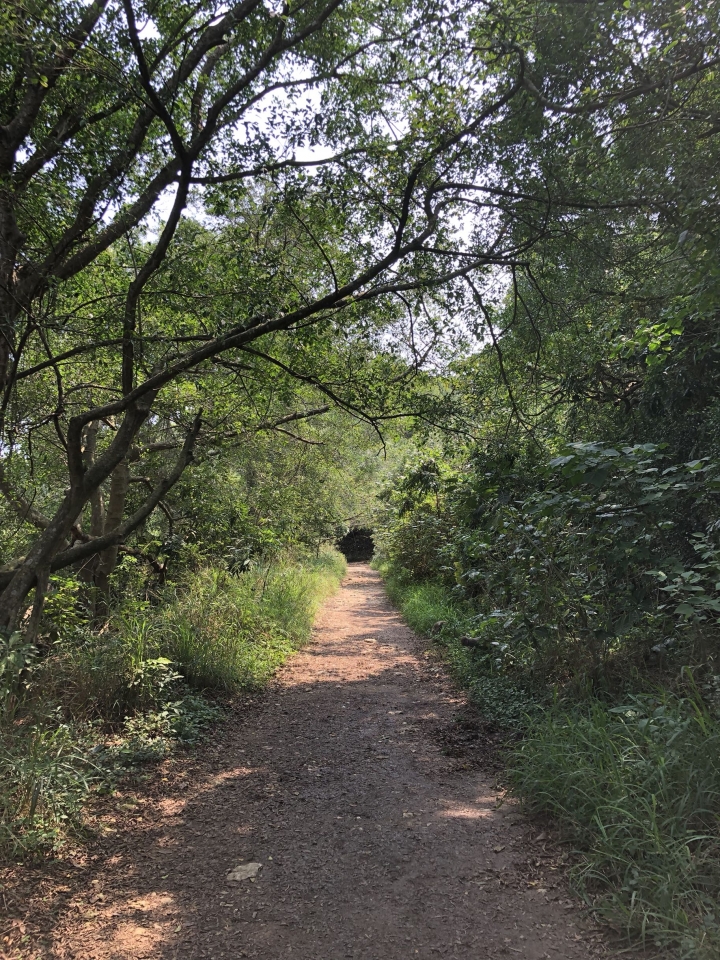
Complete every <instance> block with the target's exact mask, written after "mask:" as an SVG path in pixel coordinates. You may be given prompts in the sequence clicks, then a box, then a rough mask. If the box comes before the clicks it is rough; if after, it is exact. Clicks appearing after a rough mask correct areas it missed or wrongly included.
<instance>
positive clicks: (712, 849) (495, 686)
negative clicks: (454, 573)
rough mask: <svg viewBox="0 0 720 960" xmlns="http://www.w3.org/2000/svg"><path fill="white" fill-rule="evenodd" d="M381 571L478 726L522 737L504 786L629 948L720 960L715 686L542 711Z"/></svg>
mask: <svg viewBox="0 0 720 960" xmlns="http://www.w3.org/2000/svg"><path fill="white" fill-rule="evenodd" d="M379 569H380V572H381V573H382V574H383V576H384V577H385V580H386V584H387V588H388V592H389V594H390V596H391V598H392V599H393V600H394V602H395V603H397V604H398V606H399V607H400V609H401V610H402V612H403V615H404V616H405V618H406V620H407V622H408V623H409V625H410V626H411V627H412V628H413V629H415V630H417V631H419V632H420V633H423V634H425V635H426V636H428V637H430V638H431V639H432V641H433V642H434V643H436V644H438V645H439V646H440V647H441V648H442V652H443V655H444V657H445V659H446V661H447V663H448V666H449V668H450V671H451V672H452V674H453V676H454V677H455V679H456V680H457V681H458V682H459V683H461V684H462V685H463V686H464V687H465V688H466V689H467V690H468V691H469V694H470V696H471V698H472V699H473V700H474V701H475V703H476V704H477V706H478V707H479V708H480V710H481V711H482V712H483V713H484V714H485V716H486V717H487V718H488V719H490V720H494V721H496V722H498V723H500V724H504V725H506V726H514V728H515V730H516V733H518V734H519V736H518V739H517V740H516V741H515V743H514V746H513V747H512V749H511V750H510V752H509V753H508V755H507V760H508V770H507V776H508V780H509V783H510V785H511V788H512V790H513V791H514V792H515V794H516V795H517V796H518V797H519V798H520V799H521V800H522V802H523V804H524V805H525V806H526V808H527V809H528V810H529V811H531V812H535V813H542V814H549V815H551V816H552V817H553V818H554V819H555V821H556V822H557V823H558V825H559V827H560V828H561V830H562V831H563V832H564V834H565V835H566V836H567V838H568V839H570V840H571V841H572V842H573V843H574V844H575V846H576V848H577V850H578V853H579V858H578V865H577V867H576V869H575V871H574V873H573V877H572V880H573V883H574V885H575V887H576V889H577V890H578V892H579V893H580V894H581V895H582V896H583V897H584V898H585V899H586V900H587V902H588V903H591V904H592V905H593V909H594V910H596V911H597V912H598V914H600V915H601V916H603V917H604V918H605V919H606V920H607V921H608V922H609V923H611V924H612V925H613V926H614V927H615V928H616V929H617V930H619V931H622V932H624V933H625V934H627V935H628V937H629V938H630V939H641V940H644V941H645V942H646V943H647V944H649V945H655V946H657V947H660V948H669V949H671V950H673V955H674V956H677V957H679V958H683V960H710V958H715V957H717V956H720V908H719V907H718V903H720V836H719V835H718V824H719V823H720V721H719V719H718V712H719V711H718V709H717V708H718V698H717V695H716V693H717V691H716V690H715V687H713V685H712V683H709V684H708V688H707V689H704V690H699V689H698V687H697V686H696V685H695V683H694V681H693V679H692V677H691V676H690V675H689V673H688V674H686V677H685V693H684V695H683V693H682V691H681V692H679V693H673V694H671V693H668V692H666V691H662V690H659V691H658V692H656V693H655V694H647V693H644V694H642V695H636V696H627V695H625V696H624V697H623V699H622V700H621V701H612V699H610V698H608V700H607V701H601V700H599V699H597V698H594V697H592V696H590V695H588V697H587V699H585V700H584V701H579V702H578V701H577V700H576V701H575V702H573V703H570V704H567V703H566V704H562V703H557V702H556V703H550V704H548V703H547V697H546V695H545V694H544V693H543V692H542V691H534V688H533V684H532V683H531V682H529V681H527V682H523V681H522V679H521V678H517V677H513V674H512V669H511V668H510V669H508V667H507V665H504V664H503V662H502V659H501V658H495V659H493V656H492V655H490V656H488V653H487V652H484V651H483V650H482V649H480V650H477V649H467V648H466V647H464V646H463V645H462V644H461V642H460V637H462V636H463V635H465V634H466V633H467V632H471V633H472V626H473V620H472V616H471V613H470V612H469V611H468V610H467V609H466V608H464V607H463V605H462V604H461V603H458V602H457V601H455V600H453V598H452V597H451V596H449V595H448V592H447V591H446V590H445V588H443V586H442V585H439V584H437V583H409V582H407V581H406V580H405V581H404V580H403V579H401V578H398V577H397V576H393V573H392V571H391V570H390V569H388V568H387V567H382V566H380V568H379ZM438 624H441V626H438ZM498 660H499V662H498ZM543 698H544V699H545V701H546V702H545V703H544V704H543V703H542V700H543Z"/></svg>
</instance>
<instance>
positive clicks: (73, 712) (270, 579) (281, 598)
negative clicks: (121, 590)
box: [0, 548, 345, 858]
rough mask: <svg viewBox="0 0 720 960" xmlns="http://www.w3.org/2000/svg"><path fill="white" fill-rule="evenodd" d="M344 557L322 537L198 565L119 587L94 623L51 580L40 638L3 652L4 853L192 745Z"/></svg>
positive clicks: (78, 824)
mask: <svg viewBox="0 0 720 960" xmlns="http://www.w3.org/2000/svg"><path fill="white" fill-rule="evenodd" d="M344 570H345V562H344V560H343V558H342V557H341V556H340V554H338V553H337V552H335V551H334V550H332V549H329V548H323V549H322V550H321V551H320V552H319V553H318V555H317V556H310V555H308V554H307V553H302V552H300V551H298V550H294V551H286V552H284V553H282V554H281V555H279V556H277V557H275V558H272V559H271V560H269V561H267V562H258V563H257V564H256V565H253V567H252V568H251V569H249V570H247V571H245V572H242V571H240V572H230V571H228V570H227V569H225V568H222V567H217V566H216V567H212V566H203V567H201V568H199V569H198V570H188V571H186V572H185V573H184V574H183V575H182V576H181V577H180V578H179V580H178V581H177V582H175V583H173V584H167V585H166V586H165V587H164V588H162V589H160V590H159V591H158V592H157V593H156V594H155V595H154V596H153V597H152V598H150V599H149V600H143V599H142V598H141V597H140V596H138V595H135V596H133V597H132V598H131V599H129V598H127V596H126V598H125V600H124V601H123V602H122V603H121V604H118V608H117V610H116V611H114V612H113V613H112V615H111V616H110V617H109V618H108V620H107V621H106V622H105V623H104V624H103V627H102V629H101V630H100V631H98V630H97V629H92V627H91V625H88V624H87V623H86V622H84V621H83V620H82V619H81V617H80V616H79V614H78V611H79V610H80V609H81V606H80V604H79V603H78V596H77V593H78V589H79V588H78V585H77V584H76V583H73V582H72V581H68V580H65V581H63V582H62V583H61V584H60V583H58V584H57V589H56V590H55V591H54V592H51V594H50V598H51V603H50V604H49V605H48V610H47V614H46V620H45V627H46V628H47V629H48V631H49V632H48V634H43V635H41V638H42V639H43V640H45V639H47V645H43V646H42V647H41V648H40V650H38V648H37V646H33V647H30V646H28V645H27V644H23V642H22V638H21V637H20V636H17V635H16V636H15V637H11V639H10V643H9V644H5V645H4V647H3V649H2V651H0V654H1V659H0V669H2V684H3V686H2V696H3V701H2V704H0V707H1V710H2V713H1V714H0V784H2V787H0V849H1V850H2V852H3V853H5V854H9V855H12V856H20V857H23V858H27V857H32V856H37V855H39V854H43V853H47V852H49V851H53V850H54V851H59V850H60V849H61V848H62V847H63V846H64V845H65V844H66V843H67V842H68V841H69V840H73V841H74V842H76V843H77V842H79V841H81V840H82V836H83V806H84V804H85V803H86V802H87V801H88V799H90V798H91V797H92V796H93V795H94V794H97V793H107V792H111V791H112V790H113V789H114V787H115V786H116V785H117V784H119V783H121V782H122V781H123V780H124V779H127V778H130V779H132V778H133V776H134V775H136V774H138V773H142V771H143V770H144V769H145V768H146V765H147V764H148V763H152V761H156V760H159V759H162V758H164V757H166V756H167V755H168V754H169V753H171V752H172V751H173V750H176V749H184V748H187V747H189V746H192V745H194V744H195V743H197V742H198V741H199V740H201V739H202V738H203V737H204V736H205V735H206V734H207V733H208V731H209V729H210V728H212V726H214V725H216V724H218V723H221V722H222V721H223V719H224V717H225V715H226V713H227V710H228V709H229V708H230V707H231V705H232V702H233V699H235V698H237V697H238V696H242V695H243V694H248V693H252V692H255V691H257V690H259V689H261V688H262V686H263V685H264V684H265V683H267V681H268V680H269V679H270V677H271V676H272V675H273V673H274V671H275V670H276V669H277V668H278V667H279V666H280V665H281V664H282V663H283V662H284V661H285V660H286V659H287V657H288V656H289V655H290V654H291V653H292V652H293V651H295V650H297V649H298V648H299V647H301V646H302V645H303V644H304V643H306V642H307V641H308V640H309V638H310V633H311V629H312V623H313V619H314V616H315V613H316V611H317V609H318V606H319V605H320V604H321V603H322V601H323V600H324V599H325V598H327V597H328V596H329V595H330V594H331V593H332V592H334V590H335V589H337V586H338V584H339V582H340V580H341V578H342V576H343V573H344ZM63 612H64V616H63V615H62V613H63Z"/></svg>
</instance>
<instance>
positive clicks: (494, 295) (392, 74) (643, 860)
mask: <svg viewBox="0 0 720 960" xmlns="http://www.w3.org/2000/svg"><path fill="white" fill-rule="evenodd" d="M719 12H720V11H719V9H718V4H717V2H716V0H698V2H696V3H680V2H679V0H624V2H621V0H471V2H467V0H390V2H388V0H384V2H377V0H297V2H290V0H262V2H261V0H239V2H235V0H228V2H222V3H215V2H212V0H197V2H186V0H174V2H167V0H10V2H9V3H7V4H4V5H3V6H2V9H1V10H0V49H1V50H2V60H1V62H0V494H1V496H0V519H1V523H0V853H2V856H3V857H6V858H7V859H8V861H10V862H13V863H25V864H28V863H30V864H38V863H44V862H48V861H50V860H53V859H57V858H62V857H63V856H64V855H65V852H66V851H67V850H69V849H75V848H76V847H77V845H78V844H82V843H83V842H84V841H83V836H84V832H83V831H84V829H85V828H84V826H83V822H84V821H83V818H84V815H85V814H84V811H85V809H86V807H87V805H88V804H89V803H91V802H93V803H94V802H97V800H98V798H102V797H103V796H107V795H112V792H113V790H114V789H115V788H116V785H117V784H118V783H121V782H124V781H125V780H127V778H131V779H132V778H133V777H138V776H145V773H144V772H143V771H146V770H148V769H152V767H153V764H157V763H158V762H160V761H161V760H162V759H163V758H166V757H168V756H170V755H172V754H173V753H174V752H177V751H181V752H182V751H187V750H190V749H192V748H193V747H194V745H195V748H196V749H201V744H202V742H203V739H204V738H207V736H208V735H209V732H211V731H212V730H213V729H215V728H216V727H218V726H219V727H222V726H223V725H224V724H227V723H229V722H231V718H232V716H233V709H234V708H233V704H235V703H237V702H238V701H239V700H240V701H242V700H243V699H247V698H248V697H251V696H253V695H254V694H256V693H257V692H258V691H260V690H262V689H263V688H264V686H265V685H266V684H267V682H268V680H269V679H270V678H271V677H272V675H273V673H274V671H275V670H276V669H277V667H278V666H279V665H281V664H282V663H283V662H284V661H285V660H286V659H287V658H288V657H289V656H290V655H291V654H292V653H293V651H295V650H297V649H299V648H300V647H301V646H303V645H304V644H306V643H307V642H308V640H309V639H310V634H311V630H312V624H313V620H314V617H315V615H316V613H317V611H318V609H319V608H320V605H321V604H322V603H323V601H324V600H325V599H326V598H327V597H329V596H330V595H331V594H332V593H333V592H334V591H335V589H336V588H337V586H338V584H339V583H340V581H341V579H342V577H343V575H344V573H345V570H346V565H345V561H344V559H343V557H342V556H341V554H340V553H339V552H338V551H337V549H336V544H337V543H338V542H339V541H340V540H341V538H342V537H343V536H344V535H345V534H347V533H348V531H351V530H355V529H371V530H372V531H373V537H374V543H375V557H374V560H373V563H374V565H375V567H376V568H377V569H378V570H379V571H380V573H381V575H382V577H383V579H384V581H385V584H386V588H387V590H388V593H389V596H390V597H391V599H392V600H393V602H394V603H396V604H397V606H398V607H399V609H400V610H401V611H402V613H403V616H404V617H405V618H406V620H407V623H408V624H409V625H410V626H411V627H412V628H413V629H414V630H415V631H417V632H418V633H419V634H421V635H422V636H423V637H425V638H427V639H426V642H427V644H428V645H429V647H430V648H432V649H433V650H434V651H435V652H436V653H437V654H438V655H439V656H441V657H442V659H443V661H444V663H445V665H446V669H447V670H448V671H449V673H450V675H451V676H452V678H453V680H454V682H455V683H456V684H457V685H459V686H460V687H461V688H463V689H464V690H465V691H466V692H467V696H468V698H469V699H470V701H471V702H472V703H473V704H474V706H475V707H476V709H477V710H478V711H479V713H480V714H481V716H482V718H483V725H484V727H483V728H484V729H485V730H487V731H488V732H489V733H490V734H493V735H499V736H500V739H501V740H502V744H503V746H502V749H501V757H502V766H503V773H502V776H503V778H504V782H505V783H506V785H507V789H508V790H509V791H510V792H511V793H512V794H513V795H514V796H515V797H517V798H519V799H520V801H521V803H522V805H523V807H524V809H525V810H526V811H527V812H528V814H529V815H531V816H534V817H540V818H546V820H547V821H548V822H552V823H553V824H555V825H556V828H557V829H558V830H559V831H561V833H562V835H563V836H564V837H565V838H566V840H567V841H568V842H569V843H570V845H571V847H572V849H573V850H574V851H575V853H574V854H573V856H574V857H575V861H574V862H575V866H574V867H573V869H572V876H571V882H572V885H573V889H575V890H576V891H578V892H579V895H580V896H581V897H583V898H584V899H585V902H586V903H587V904H588V905H590V906H591V907H592V910H593V911H594V915H595V916H596V917H600V918H602V919H603V920H604V921H605V922H606V923H607V924H608V925H609V926H610V927H611V928H612V929H613V930H615V931H617V932H619V934H620V935H622V936H623V937H628V938H630V941H631V942H634V943H637V942H639V941H642V942H644V943H645V944H646V946H648V948H651V949H655V950H659V951H663V950H666V949H667V950H671V951H673V953H672V954H668V955H673V956H677V957H687V958H712V957H717V956H718V952H717V951H718V950H720V911H719V908H718V899H719V898H720V845H719V841H718V817H719V816H720V646H719V644H720V513H719V508H720V325H719V324H718V315H719V314H718V311H719V310H720V232H719V231H720V219H719V218H718V204H719V203H720V196H719V194H718V191H719V189H720V184H719V182H718V170H719V169H720V72H719V71H720V40H719V39H718V38H719V35H720V22H719V19H720V18H719ZM542 822H544V821H542Z"/></svg>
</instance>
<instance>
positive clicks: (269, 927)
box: [32, 565, 613, 960]
mask: <svg viewBox="0 0 720 960" xmlns="http://www.w3.org/2000/svg"><path fill="white" fill-rule="evenodd" d="M316 637H317V639H316V642H315V643H314V644H312V645H311V646H310V647H308V648H307V649H306V650H304V651H303V652H301V653H300V654H298V655H297V656H295V657H294V658H293V659H292V660H291V661H290V663H289V664H288V665H287V666H286V667H285V668H284V669H283V670H282V671H281V672H280V674H279V676H278V678H277V680H276V682H275V683H274V684H273V685H272V687H271V689H270V690H269V692H268V694H267V695H265V696H264V697H262V698H261V699H260V700H258V701H256V702H255V704H254V705H253V707H252V709H251V710H249V711H248V713H247V714H246V716H245V718H244V719H243V720H242V722H239V723H238V724H232V725H228V726H227V728H226V729H225V731H224V732H223V734H222V739H221V740H220V741H219V742H218V744H216V745H215V746H214V748H210V749H209V750H208V751H207V753H208V754H209V756H205V757H204V758H203V759H202V760H196V761H193V762H191V763H189V764H185V765H183V764H182V763H181V764H179V765H176V766H175V767H174V768H171V769H169V770H168V771H167V772H168V780H167V783H165V784H164V785H161V788H160V789H161V792H160V793H159V794H158V798H157V799H153V798H152V793H150V794H149V795H148V797H146V800H145V802H144V803H143V802H142V798H140V806H139V807H137V808H133V809H132V810H131V812H130V813H128V812H126V814H125V816H126V818H128V819H129V822H125V823H124V825H123V829H122V830H118V833H117V834H115V835H112V837H111V839H110V840H108V841H107V843H106V846H105V848H104V849H103V851H102V852H101V854H100V855H98V856H96V857H95V859H94V861H93V862H91V863H89V864H86V865H85V866H82V871H83V878H84V879H83V883H84V890H82V889H81V891H80V893H78V892H77V888H76V887H75V884H74V883H73V884H72V887H73V890H70V888H66V889H68V891H69V892H68V894H67V896H68V897H71V899H69V900H68V899H67V898H66V899H65V900H64V901H63V900H62V897H61V896H60V894H58V893H57V890H56V889H55V888H53V891H50V890H49V888H48V890H46V894H47V895H46V896H45V899H44V900H43V903H46V902H47V900H48V897H49V898H50V899H52V898H53V897H55V902H54V905H53V906H52V910H54V919H53V924H52V930H50V929H48V930H47V931H46V939H45V942H46V945H47V946H46V950H45V951H43V952H42V954H35V953H33V954H32V956H38V955H42V956H52V957H64V958H71V957H73V958H82V960H89V958H98V960H110V958H112V960H128V958H143V957H146V958H153V960H170V958H178V960H179V958H183V960H190V958H192V960H200V958H205V957H211V958H218V960H219V958H222V957H232V958H239V957H257V958H263V960H276V958H277V960H279V958H292V960H343V958H346V957H347V958H357V960H361V958H362V960H400V958H402V960H414V958H418V960H435V958H438V957H440V958H456V960H470V958H472V960H495V958H498V960H499V958H503V960H505V958H511V957H523V958H526V960H541V958H551V960H560V958H567V960H575V958H577V960H580V958H583V960H584V958H587V957H589V956H596V955H599V954H603V955H606V956H607V955H608V953H607V952H605V951H604V949H603V947H602V944H601V941H600V940H599V938H598V937H597V936H596V935H595V934H593V933H592V931H591V930H590V929H589V928H588V927H587V926H586V925H584V923H583V921H582V920H581V919H580V911H579V909H578V906H577V904H576V903H575V902H573V901H570V900H569V899H568V896H567V893H566V892H565V891H564V888H563V886H562V883H561V882H560V881H558V879H557V878H558V877H559V876H560V874H561V872H562V871H561V870H558V860H557V851H556V850H555V849H553V848H551V847H550V846H549V845H548V844H547V843H545V842H544V841H543V838H542V837H540V838H536V837H535V835H536V834H537V832H538V831H537V828H533V827H532V826H530V825H528V824H526V823H525V822H524V821H523V820H522V818H521V817H520V816H519V815H518V813H517V811H516V810H515V809H514V808H513V807H512V805H503V806H502V807H500V808H498V805H497V790H496V789H495V788H494V787H493V786H492V784H491V782H490V781H489V780H488V775H487V774H483V773H482V771H481V770H479V769H478V766H477V764H476V763H473V759H472V750H469V752H468V751H466V750H464V749H462V742H463V728H462V726H461V725H460V724H458V723H456V722H454V719H455V718H456V717H457V714H458V710H459V709H460V708H461V707H462V703H461V701H460V699H459V698H458V695H457V694H456V693H453V691H452V688H451V687H450V685H449V684H448V682H447V680H446V679H445V677H444V674H443V673H442V671H441V670H440V668H439V667H438V666H437V665H436V664H434V662H433V661H432V660H429V659H427V657H424V656H423V654H422V648H421V647H420V645H419V643H418V641H417V639H416V638H415V637H414V636H413V635H412V633H411V632H410V630H409V629H408V628H407V627H406V626H405V625H404V624H403V622H402V620H401V619H400V617H399V615H398V614H397V613H396V612H395V611H394V610H393V608H392V607H391V606H390V604H389V602H388V601H387V599H386V597H385V595H384V592H383V589H382V586H381V583H380V581H379V578H378V576H377V574H375V573H374V572H373V571H372V570H370V569H369V568H368V567H366V566H363V565H355V566H352V567H351V568H350V574H349V576H348V578H347V580H346V581H345V584H344V586H343V589H342V591H341V592H340V593H339V594H338V595H337V596H336V597H335V598H334V599H332V600H331V601H330V602H329V603H328V604H327V606H326V608H325V610H324V611H323V613H322V615H321V618H320V620H319V623H318V626H317V632H316ZM448 753H449V754H451V755H450V756H448ZM452 754H455V755H454V756H453V755H452ZM458 754H460V756H458ZM173 770H174V771H175V772H174V773H173ZM248 861H256V862H259V863H262V870H261V872H260V874H259V875H258V877H257V878H256V879H255V880H245V881H242V882H234V883H233V882H228V881H227V879H226V875H227V873H228V871H229V870H231V869H232V868H234V867H235V866H237V865H238V864H240V863H241V862H248ZM78 869H81V866H80V865H78ZM553 878H555V879H553ZM55 885H56V886H57V880H56V881H55ZM37 897H38V900H37V903H38V905H39V904H40V900H41V899H42V886H40V887H39V888H38V892H37ZM612 954H613V951H610V955H612Z"/></svg>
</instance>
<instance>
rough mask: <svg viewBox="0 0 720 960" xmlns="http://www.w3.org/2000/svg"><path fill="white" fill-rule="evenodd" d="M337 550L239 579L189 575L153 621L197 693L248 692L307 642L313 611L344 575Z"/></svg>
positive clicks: (214, 573) (211, 572)
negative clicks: (207, 690) (202, 691)
mask: <svg viewBox="0 0 720 960" xmlns="http://www.w3.org/2000/svg"><path fill="white" fill-rule="evenodd" d="M345 569H346V567H345V561H344V560H343V558H342V557H341V556H340V554H338V553H337V552H336V551H334V550H333V551H330V550H327V551H324V552H321V553H320V555H319V556H318V557H315V558H312V559H308V560H305V561H304V562H298V561H293V560H286V561H285V562H283V563H279V564H276V565H273V566H272V567H270V568H269V569H268V568H259V569H258V570H255V571H248V572H246V573H242V574H240V575H234V574H231V573H228V572H227V571H224V570H217V569H212V568H207V569H204V570H201V571H199V572H198V573H194V574H192V575H191V576H189V577H188V578H187V579H186V580H185V581H184V582H183V583H181V584H179V585H178V587H177V588H176V589H175V591H174V596H173V599H172V601H171V602H170V603H168V604H166V605H164V606H163V607H162V608H160V610H159V611H158V614H157V616H156V617H155V618H154V620H153V626H154V629H155V631H156V633H157V637H158V643H159V645H160V648H161V649H162V651H163V653H164V654H165V655H166V656H167V657H169V658H170V659H171V660H172V661H173V662H174V663H175V664H177V667H178V669H179V670H180V672H181V673H182V675H183V677H184V678H185V680H186V681H187V682H188V683H189V684H190V685H191V686H193V687H196V688H199V689H212V690H219V691H223V692H232V691H235V690H252V689H257V688H259V687H262V686H263V684H265V683H267V681H268V680H269V679H270V677H271V676H272V675H273V673H274V672H275V670H276V669H277V668H278V667H279V666H280V665H281V664H282V663H283V662H284V661H285V660H286V659H287V658H288V656H289V655H290V654H291V653H292V652H293V651H294V650H297V649H298V648H299V647H300V646H302V645H303V644H304V643H307V641H308V640H309V639H310V634H311V631H312V625H313V621H314V619H315V614H316V613H317V611H318V608H319V607H320V605H321V604H322V602H323V601H324V600H325V599H327V597H328V596H330V594H331V593H333V592H334V591H335V589H336V588H337V586H338V584H339V582H340V580H341V579H342V577H343V575H344V573H345Z"/></svg>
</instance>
